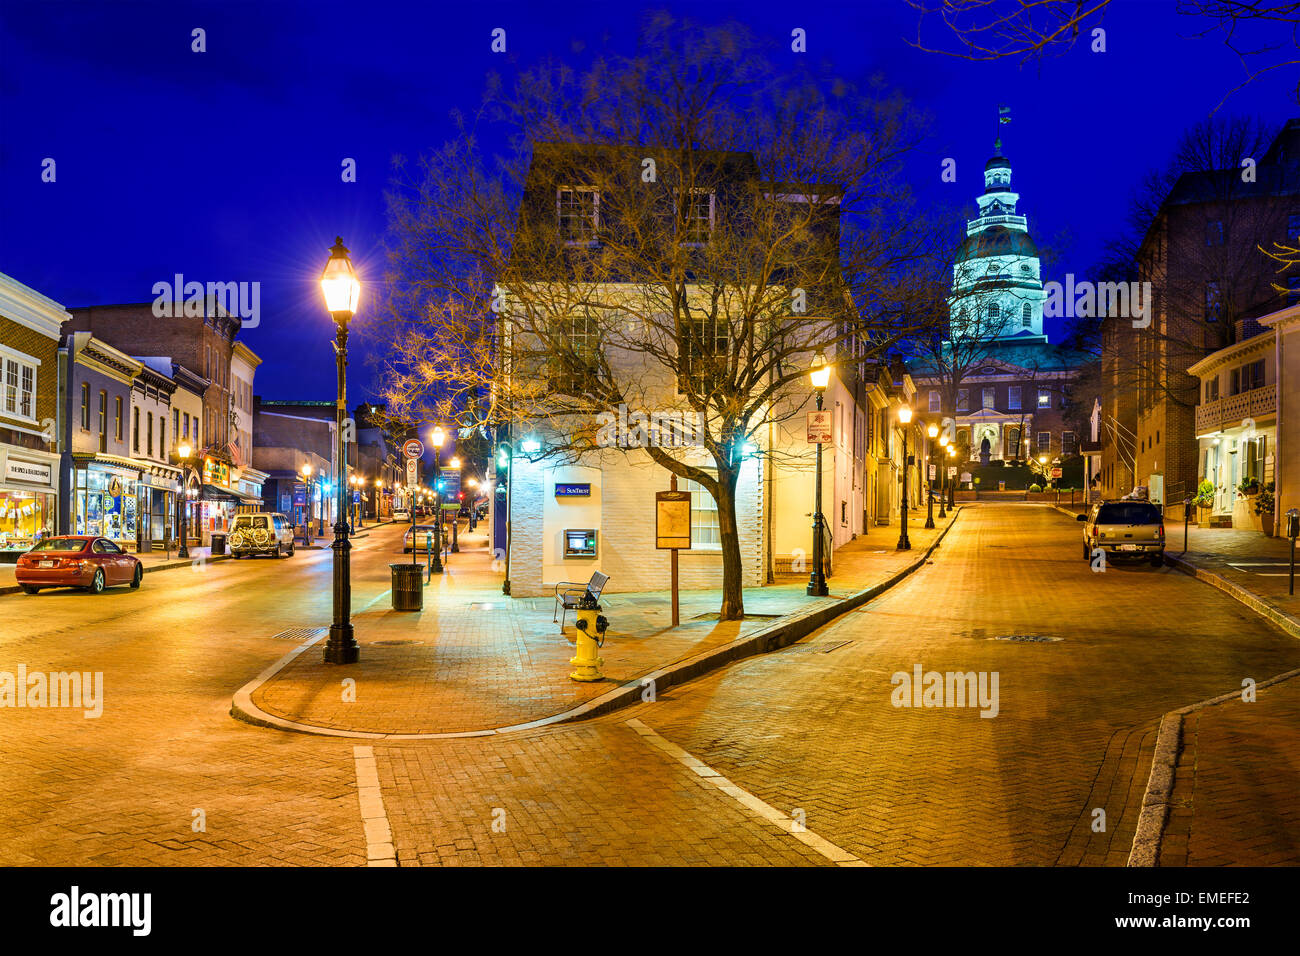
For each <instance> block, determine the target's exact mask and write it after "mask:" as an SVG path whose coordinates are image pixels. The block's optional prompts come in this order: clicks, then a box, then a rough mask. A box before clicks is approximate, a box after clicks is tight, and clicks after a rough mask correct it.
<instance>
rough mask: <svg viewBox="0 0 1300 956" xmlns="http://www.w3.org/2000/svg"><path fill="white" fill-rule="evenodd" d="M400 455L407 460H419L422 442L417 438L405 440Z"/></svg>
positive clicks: (421, 453) (422, 452)
mask: <svg viewBox="0 0 1300 956" xmlns="http://www.w3.org/2000/svg"><path fill="white" fill-rule="evenodd" d="M402 454H404V455H405V456H406V457H407V458H419V457H420V456H421V455H423V454H424V442H422V441H420V439H418V438H410V439H407V441H406V443H405V444H403V445H402Z"/></svg>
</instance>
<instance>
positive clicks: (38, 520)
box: [0, 491, 55, 551]
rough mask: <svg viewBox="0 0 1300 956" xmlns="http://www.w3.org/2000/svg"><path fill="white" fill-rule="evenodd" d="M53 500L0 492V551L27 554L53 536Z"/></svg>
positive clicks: (28, 493) (34, 494)
mask: <svg viewBox="0 0 1300 956" xmlns="http://www.w3.org/2000/svg"><path fill="white" fill-rule="evenodd" d="M54 506H55V501H54V496H53V495H48V494H41V493H40V492H37V491H0V551H27V550H28V549H29V548H31V547H33V546H34V545H35V544H36V543H37V542H38V541H39V540H40V539H41V538H43V537H45V536H46V535H49V534H53V533H54Z"/></svg>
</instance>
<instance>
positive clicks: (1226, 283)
mask: <svg viewBox="0 0 1300 956" xmlns="http://www.w3.org/2000/svg"><path fill="white" fill-rule="evenodd" d="M1239 159H1240V162H1239V161H1238V160H1239ZM1254 159H1255V158H1254V157H1242V158H1233V159H1232V163H1231V165H1229V166H1227V167H1226V168H1223V169H1213V170H1202V171H1190V172H1186V173H1184V174H1183V175H1182V176H1180V177H1179V178H1178V180H1177V181H1176V182H1175V184H1174V186H1173V187H1172V189H1171V190H1170V192H1169V194H1168V195H1167V196H1166V197H1165V198H1164V199H1163V201H1162V203H1161V205H1160V207H1159V209H1158V211H1157V213H1156V214H1155V216H1154V217H1153V219H1152V222H1151V224H1150V226H1149V227H1148V229H1147V232H1146V234H1145V236H1144V238H1143V241H1142V244H1141V246H1140V249H1139V252H1138V257H1137V263H1136V266H1137V275H1138V278H1139V281H1141V282H1150V283H1151V288H1152V290H1153V292H1154V309H1153V313H1152V320H1151V324H1150V325H1149V326H1142V325H1140V324H1135V323H1134V321H1133V320H1132V319H1131V318H1129V317H1120V316H1108V317H1106V318H1105V319H1104V320H1103V322H1102V430H1103V437H1104V447H1103V450H1102V457H1101V475H1100V479H1101V490H1102V492H1103V494H1104V495H1105V496H1106V497H1119V496H1121V495H1124V494H1127V493H1128V492H1130V491H1131V490H1133V489H1134V488H1135V487H1145V488H1146V489H1148V493H1149V494H1150V496H1151V498H1152V500H1153V501H1159V502H1163V503H1166V504H1179V505H1181V502H1182V501H1183V500H1184V499H1185V498H1187V497H1191V496H1193V495H1195V493H1196V489H1197V485H1198V483H1199V481H1200V479H1201V478H1202V477H1203V472H1204V468H1205V462H1206V459H1205V456H1204V454H1203V453H1202V450H1201V449H1200V447H1199V445H1198V434H1199V433H1198V429H1197V425H1196V406H1197V404H1198V402H1199V401H1201V400H1202V398H1203V396H1202V394H1201V389H1202V387H1203V386H1202V382H1201V380H1200V379H1199V378H1198V377H1197V376H1196V375H1194V374H1192V373H1191V372H1190V371H1189V369H1190V368H1191V367H1192V366H1193V365H1194V364H1196V363H1197V362H1200V361H1201V360H1202V359H1204V358H1206V357H1207V356H1209V355H1211V354H1212V353H1216V352H1219V351H1220V350H1221V349H1225V348H1227V347H1229V346H1232V345H1234V344H1236V343H1238V342H1244V341H1246V340H1248V339H1250V338H1252V337H1254V336H1255V335H1257V334H1258V333H1259V331H1260V326H1259V323H1258V318H1259V317H1260V316H1261V315H1263V314H1265V313H1267V312H1271V311H1273V310H1275V309H1277V308H1279V307H1280V306H1282V305H1284V304H1285V300H1284V298H1283V297H1281V296H1279V294H1278V293H1277V292H1276V291H1275V290H1274V289H1273V288H1272V283H1273V282H1274V281H1276V280H1277V276H1276V271H1277V263H1276V262H1274V261H1273V260H1272V259H1270V258H1268V257H1267V256H1265V255H1264V254H1263V253H1261V252H1260V251H1259V249H1260V247H1263V248H1266V249H1267V248H1271V247H1272V245H1273V243H1275V242H1291V243H1294V242H1295V241H1296V239H1297V237H1300V120H1290V121H1288V122H1287V124H1286V125H1285V126H1284V127H1283V129H1282V130H1281V131H1280V132H1279V133H1278V134H1277V136H1276V137H1275V138H1274V140H1273V142H1272V144H1271V145H1270V146H1269V147H1268V149H1267V150H1266V151H1265V152H1264V154H1263V155H1262V156H1260V157H1259V158H1258V162H1257V163H1254ZM1246 160H1250V161H1251V162H1252V163H1254V165H1253V166H1250V167H1249V170H1248V173H1249V174H1247V170H1246V168H1245V167H1244V166H1243V165H1242V164H1243V163H1244V162H1245V161H1246ZM1290 281H1291V282H1292V284H1293V286H1294V284H1295V283H1296V281H1297V280H1296V278H1295V277H1292V278H1291V279H1290ZM1296 291H1297V292H1300V287H1297V289H1296ZM1236 424H1238V425H1240V424H1241V423H1240V422H1238V423H1236ZM1216 430H1217V426H1216ZM1215 470H1216V474H1217V468H1216V469H1215ZM1215 480H1217V478H1216V479H1215Z"/></svg>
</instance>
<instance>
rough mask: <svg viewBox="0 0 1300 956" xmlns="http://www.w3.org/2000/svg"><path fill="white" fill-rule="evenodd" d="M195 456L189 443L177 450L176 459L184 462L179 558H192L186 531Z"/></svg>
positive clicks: (182, 469) (188, 519) (188, 520)
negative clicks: (190, 480)
mask: <svg viewBox="0 0 1300 956" xmlns="http://www.w3.org/2000/svg"><path fill="white" fill-rule="evenodd" d="M193 454H194V449H193V447H191V445H190V443H189V442H181V445H180V447H179V448H177V449H176V457H177V458H179V459H180V460H181V462H182V467H181V549H180V550H179V551H177V552H176V557H178V558H188V557H189V556H190V548H189V543H188V541H187V540H186V529H187V528H188V526H189V523H190V501H189V498H190V485H189V478H190V467H189V466H190V456H191V455H193Z"/></svg>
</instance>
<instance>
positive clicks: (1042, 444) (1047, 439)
mask: <svg viewBox="0 0 1300 956" xmlns="http://www.w3.org/2000/svg"><path fill="white" fill-rule="evenodd" d="M1035 450H1036V451H1037V452H1039V453H1040V454H1043V453H1046V452H1049V451H1051V450H1052V433H1051V432H1039V433H1038V447H1037V448H1036V449H1035Z"/></svg>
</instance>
